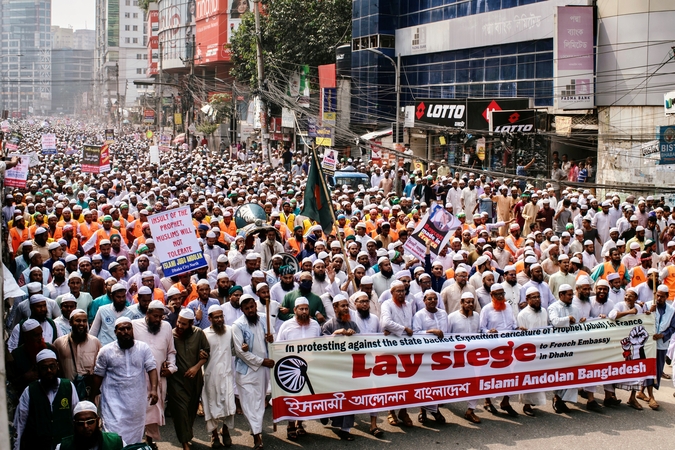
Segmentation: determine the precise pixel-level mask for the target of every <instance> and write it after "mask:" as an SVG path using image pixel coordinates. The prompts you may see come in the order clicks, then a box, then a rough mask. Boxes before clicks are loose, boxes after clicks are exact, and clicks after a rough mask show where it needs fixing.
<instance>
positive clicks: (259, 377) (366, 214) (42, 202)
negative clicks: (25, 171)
mask: <svg viewBox="0 0 675 450" xmlns="http://www.w3.org/2000/svg"><path fill="white" fill-rule="evenodd" d="M15 127H17V128H18V129H20V130H21V132H22V134H23V141H22V143H21V147H20V150H21V151H22V152H31V151H33V152H37V153H40V136H41V133H42V132H44V131H45V129H44V128H43V125H41V124H34V123H33V124H31V123H28V122H22V123H20V124H15ZM49 129H50V130H52V131H54V132H55V133H56V134H57V137H58V142H59V153H58V154H57V155H54V156H42V157H41V162H40V164H39V165H37V166H35V167H33V168H32V169H31V172H30V175H29V179H28V182H27V185H26V187H25V188H7V189H6V196H5V199H4V203H3V208H2V220H3V231H6V234H5V237H4V238H5V242H4V244H5V246H6V247H7V248H9V251H10V253H11V259H10V261H8V263H7V264H6V270H5V274H9V273H11V275H13V277H14V279H15V281H16V283H17V285H18V286H19V287H20V290H21V291H22V295H17V296H12V297H10V298H6V299H5V300H6V306H7V307H8V312H7V314H6V318H5V323H6V326H7V337H8V338H7V341H6V344H7V350H8V353H7V355H8V356H7V368H8V379H9V393H10V398H9V405H10V407H11V411H10V417H13V418H14V422H13V428H14V438H15V441H14V442H15V444H14V448H15V449H22V450H23V449H31V450H32V449H43V448H44V449H48V448H49V449H53V448H55V447H57V446H60V448H61V449H73V448H77V449H90V448H98V449H102V450H108V449H120V448H122V446H123V445H125V444H135V443H140V442H145V443H146V444H147V445H149V446H150V447H151V448H157V444H156V443H157V442H158V441H161V440H162V435H161V431H162V427H163V426H164V425H165V415H166V414H167V412H168V413H170V415H171V418H172V422H173V425H174V429H175V433H176V437H177V439H178V441H179V442H180V443H181V444H182V446H183V448H184V449H188V448H190V447H189V446H190V442H191V440H192V439H193V437H194V436H193V428H194V424H195V421H196V420H197V417H198V416H199V417H203V419H199V420H204V421H205V422H206V429H207V430H208V432H209V433H211V435H210V440H211V444H212V447H213V448H218V447H223V446H225V447H228V446H230V445H231V444H232V439H231V437H230V430H231V429H233V428H234V427H235V426H238V427H243V428H244V429H246V426H247V425H248V428H249V429H250V432H251V434H252V435H253V446H254V448H256V449H262V448H263V440H262V431H263V416H264V414H265V409H266V406H267V405H268V399H269V393H270V390H269V386H270V385H269V379H270V370H269V369H271V368H273V367H274V363H275V362H274V361H273V360H272V359H270V358H269V353H268V343H271V342H280V341H285V340H293V339H301V338H310V337H317V336H321V335H345V336H352V335H356V334H384V335H394V336H404V335H407V336H412V335H413V334H428V335H434V336H437V337H438V338H443V336H444V335H446V334H451V333H496V332H501V331H505V330H516V329H536V328H542V327H568V326H569V325H570V324H575V323H581V322H584V321H586V320H591V319H594V318H609V319H612V320H615V319H618V318H622V317H625V316H629V315H635V314H641V313H645V314H654V315H655V316H656V318H657V320H656V323H657V324H658V329H656V330H650V333H651V335H652V338H653V339H654V340H656V341H657V342H656V345H657V366H658V367H657V369H658V373H657V377H656V379H645V380H643V381H642V382H636V383H632V384H622V385H615V384H605V385H603V386H602V387H598V386H589V387H586V388H584V389H581V390H577V389H568V390H561V391H554V392H553V398H552V406H553V408H554V410H555V411H556V412H557V413H559V414H564V413H566V412H568V411H569V408H570V405H572V404H574V403H576V402H577V400H578V396H581V397H583V398H584V399H586V405H585V407H586V408H587V409H588V410H590V411H595V412H599V411H602V409H603V408H617V407H620V404H621V403H622V400H624V399H620V398H619V395H617V394H618V392H619V391H621V390H625V391H626V392H627V395H628V399H627V400H626V404H627V405H628V406H629V407H631V408H634V409H636V410H641V409H643V406H642V405H643V404H644V405H646V406H648V407H649V408H651V409H653V410H657V409H659V404H658V402H657V401H656V399H655V397H654V389H658V387H659V385H660V381H661V378H662V377H668V378H669V376H668V375H666V374H664V373H663V369H664V366H665V364H666V360H667V359H669V358H672V352H673V348H672V347H670V345H669V344H670V341H671V335H672V333H673V332H674V331H675V310H674V309H673V307H672V300H673V298H675V264H674V261H675V209H671V208H670V207H669V205H666V204H664V201H663V199H660V200H659V199H654V198H652V197H646V198H641V197H640V198H636V197H634V196H632V195H631V196H628V197H626V198H623V199H622V198H621V197H619V196H618V195H614V194H612V193H607V194H606V195H604V196H603V197H602V198H598V197H596V196H595V195H593V194H592V193H591V192H590V191H589V190H577V189H575V188H573V187H568V188H565V187H564V185H561V184H555V185H550V184H549V185H547V186H546V187H545V188H543V189H535V188H533V187H531V186H529V185H525V183H524V182H523V183H520V180H509V179H496V178H495V179H488V178H486V176H485V175H480V176H476V175H474V174H473V173H462V172H459V171H457V172H454V173H452V172H451V171H450V169H449V168H448V167H446V166H444V165H440V166H438V167H435V166H434V165H431V166H430V167H428V168H426V170H425V171H424V173H422V172H421V171H420V170H415V171H413V172H409V171H408V170H409V169H410V168H409V167H408V168H406V167H403V166H402V167H399V166H398V165H395V166H392V167H380V166H377V165H374V164H373V163H372V162H371V163H365V162H363V161H352V160H351V159H348V160H343V161H342V163H341V164H340V166H341V167H344V168H346V169H348V170H358V171H361V172H364V173H367V174H369V175H370V180H371V183H372V187H367V186H365V187H364V186H349V185H345V186H337V187H335V188H333V189H332V190H331V195H332V201H333V207H334V210H335V212H336V218H337V222H336V223H335V226H334V228H333V229H322V227H321V226H320V225H318V224H317V223H315V222H313V221H312V220H310V219H309V218H308V217H306V216H303V215H302V214H301V211H302V208H303V201H304V200H305V198H304V196H303V194H304V186H305V183H306V179H307V171H308V167H307V163H306V159H305V158H304V157H303V156H302V155H300V154H293V153H292V152H290V151H284V152H283V153H281V152H280V153H279V154H276V153H275V154H274V156H273V158H272V161H271V163H263V162H262V160H261V156H262V154H261V153H260V152H257V153H251V154H250V155H248V157H247V158H246V159H247V161H246V162H245V163H242V162H241V161H239V160H238V158H230V157H229V155H227V154H222V152H210V151H208V149H206V148H204V147H197V148H196V149H191V148H187V147H185V148H180V149H177V150H171V151H167V152H164V153H163V154H162V155H161V164H160V165H159V166H157V165H153V164H150V163H149V156H148V150H147V149H148V143H147V142H146V141H145V140H144V139H143V138H142V137H140V136H139V135H138V134H134V133H129V134H122V135H120V136H117V137H116V139H115V141H114V142H113V143H112V144H111V146H110V149H111V157H112V162H111V168H112V170H111V171H110V172H107V173H103V174H91V173H85V172H82V170H81V166H80V164H79V160H78V156H77V148H78V146H80V145H81V144H82V143H83V142H100V140H101V139H102V137H101V135H102V133H103V130H102V129H100V128H97V127H94V126H90V125H86V126H85V125H81V124H74V123H68V124H66V123H61V124H53V125H50V128H49ZM73 130H76V131H73ZM72 149H75V151H71V150H72ZM289 155H290V156H289ZM287 159H288V161H287ZM401 162H403V161H401ZM10 164H12V163H10ZM291 164H292V165H293V170H288V169H289V168H290V165H291ZM296 167H297V168H296ZM521 185H522V187H521ZM308 201H313V197H310V199H309V200H308ZM249 203H254V204H258V205H260V206H261V207H262V208H263V210H264V211H265V214H266V222H267V223H268V224H269V225H270V226H271V227H273V228H274V229H269V231H267V232H266V233H264V234H261V235H248V236H246V235H242V234H240V231H241V230H239V229H238V228H237V225H236V222H235V215H236V213H237V210H238V208H239V207H241V206H242V205H244V204H249ZM434 204H439V205H441V206H443V207H444V208H445V209H446V210H447V211H448V212H449V213H451V214H453V215H455V216H456V217H457V218H458V219H459V221H460V222H461V227H459V228H458V229H457V230H456V231H455V232H454V235H453V236H452V237H451V239H450V240H449V243H448V245H447V247H446V248H442V249H440V253H439V254H438V256H437V257H435V258H432V254H431V252H430V247H429V246H428V247H427V254H426V258H424V260H419V259H417V258H415V257H414V256H413V255H411V254H410V253H409V252H408V251H407V250H406V248H405V245H404V244H405V242H406V240H407V239H408V237H409V236H410V234H411V233H412V232H413V230H414V229H415V227H416V225H418V224H419V221H420V220H422V218H423V217H424V216H425V214H426V213H427V211H428V210H429V208H430V207H431V206H433V205H434ZM185 205H187V206H189V207H190V209H191V211H192V218H193V223H194V226H195V232H196V234H197V236H198V238H199V242H200V245H201V246H202V248H203V253H204V255H205V259H206V261H207V266H206V267H203V268H200V269H197V270H195V271H194V272H190V273H184V274H181V275H178V276H174V277H165V276H164V274H163V273H162V266H161V263H160V261H159V259H158V257H157V256H156V254H155V252H156V243H155V242H154V241H153V239H152V234H151V232H150V225H149V223H148V217H149V216H150V215H152V214H154V213H157V212H161V211H165V210H167V209H172V208H177V207H182V206H185ZM340 240H342V241H343V242H344V244H345V248H346V253H343V252H342V250H341V244H340ZM286 254H290V255H292V256H293V257H294V258H295V259H296V260H297V265H295V264H292V263H289V259H288V257H287V256H286ZM512 400H514V399H511V398H509V397H508V396H506V397H503V398H502V399H501V401H500V403H499V409H500V410H501V411H503V413H505V414H508V415H509V416H518V415H519V414H520V413H519V412H518V411H516V408H515V405H514V404H513V403H512ZM519 401H520V403H521V404H522V413H523V414H525V415H528V416H535V415H536V407H537V406H542V405H544V404H545V403H546V401H547V400H546V395H545V393H544V392H538V393H531V394H526V395H521V396H520V398H519ZM641 402H642V403H641ZM438 406H439V405H427V406H425V407H423V408H421V409H420V411H419V413H418V415H417V420H418V422H420V423H427V422H428V421H431V420H433V421H435V422H437V423H444V422H445V421H446V419H445V417H444V415H443V412H442V410H441V409H439V407H438ZM477 406H478V400H471V401H469V402H468V403H467V409H466V413H465V416H464V417H465V418H466V420H468V421H469V422H471V423H474V424H478V423H480V422H481V419H480V417H479V416H478V412H479V411H478V410H477V409H476V408H477ZM483 408H484V411H485V412H488V413H491V414H500V412H499V410H498V409H497V407H496V406H495V405H494V404H493V403H492V399H489V398H486V399H485V400H484V401H483ZM167 410H168V411H167ZM237 416H240V417H241V418H238V417H237ZM235 418H237V420H236V423H235ZM354 419H355V418H354V416H339V417H333V418H331V419H330V422H331V425H332V426H333V427H334V429H335V430H336V432H337V434H338V435H339V436H340V438H341V439H343V440H346V441H351V440H353V439H354V437H353V435H352V433H351V432H350V430H351V428H352V427H353V426H354ZM244 420H245V421H244ZM386 420H387V421H388V423H389V424H390V425H392V426H403V427H410V426H413V420H412V419H411V417H410V415H409V414H408V412H407V410H406V409H401V410H399V411H390V412H388V414H387V419H386ZM322 422H323V423H324V424H325V425H327V424H328V423H329V419H322ZM369 432H370V433H371V434H372V435H373V436H375V437H378V438H379V437H382V436H383V434H384V432H383V430H382V429H380V428H379V427H378V414H377V413H375V412H373V413H371V414H370V427H369ZM306 434H307V431H306V430H305V428H304V426H303V424H302V422H301V421H292V422H289V423H288V424H287V427H286V435H287V438H288V439H289V440H298V439H302V437H303V436H305V435H306Z"/></svg>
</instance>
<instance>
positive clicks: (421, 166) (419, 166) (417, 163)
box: [413, 161, 424, 175]
mask: <svg viewBox="0 0 675 450" xmlns="http://www.w3.org/2000/svg"><path fill="white" fill-rule="evenodd" d="M413 167H414V168H415V170H419V171H420V172H422V174H423V175H424V163H423V162H422V161H414V162H413Z"/></svg>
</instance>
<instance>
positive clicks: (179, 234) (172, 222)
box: [148, 206, 207, 277]
mask: <svg viewBox="0 0 675 450" xmlns="http://www.w3.org/2000/svg"><path fill="white" fill-rule="evenodd" d="M148 222H150V231H151V232H152V237H153V239H154V241H155V247H156V250H155V255H156V256H157V257H158V258H159V262H160V263H161V264H162V271H163V272H164V276H166V277H173V276H175V275H180V274H181V273H185V272H189V271H192V270H195V269H199V268H200V267H205V266H206V265H207V264H206V258H204V254H203V253H202V249H201V247H200V246H199V242H197V235H196V230H195V226H194V224H193V223H192V214H191V213H190V207H189V206H184V207H182V208H177V209H170V210H168V211H164V212H162V213H159V214H154V215H152V216H150V217H149V218H148Z"/></svg>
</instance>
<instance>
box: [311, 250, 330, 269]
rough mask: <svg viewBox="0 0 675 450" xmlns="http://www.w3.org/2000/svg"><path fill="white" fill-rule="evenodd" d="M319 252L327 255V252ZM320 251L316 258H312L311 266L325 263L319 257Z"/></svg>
mask: <svg viewBox="0 0 675 450" xmlns="http://www.w3.org/2000/svg"><path fill="white" fill-rule="evenodd" d="M321 253H323V254H324V255H326V256H328V254H327V253H326V252H321ZM321 253H319V256H317V258H316V259H315V260H314V262H313V263H312V267H314V266H316V265H318V264H325V263H324V262H323V259H322V258H321ZM324 258H325V256H324Z"/></svg>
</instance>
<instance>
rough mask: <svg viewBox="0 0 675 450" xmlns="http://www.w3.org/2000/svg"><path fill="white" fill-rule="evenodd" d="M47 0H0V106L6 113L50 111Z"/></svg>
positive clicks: (49, 3)
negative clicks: (0, 93) (0, 22)
mask: <svg viewBox="0 0 675 450" xmlns="http://www.w3.org/2000/svg"><path fill="white" fill-rule="evenodd" d="M51 7H52V5H51V0H1V3H0V17H1V20H2V24H1V28H0V30H1V34H0V74H1V79H0V86H2V100H1V105H2V109H3V110H7V111H9V112H10V114H14V115H16V114H19V113H22V114H23V115H26V114H33V113H34V114H46V113H48V112H49V111H50V110H51V100H52V76H51V67H52V63H51V47H52V42H51V41H52V34H51V15H52V11H51Z"/></svg>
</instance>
